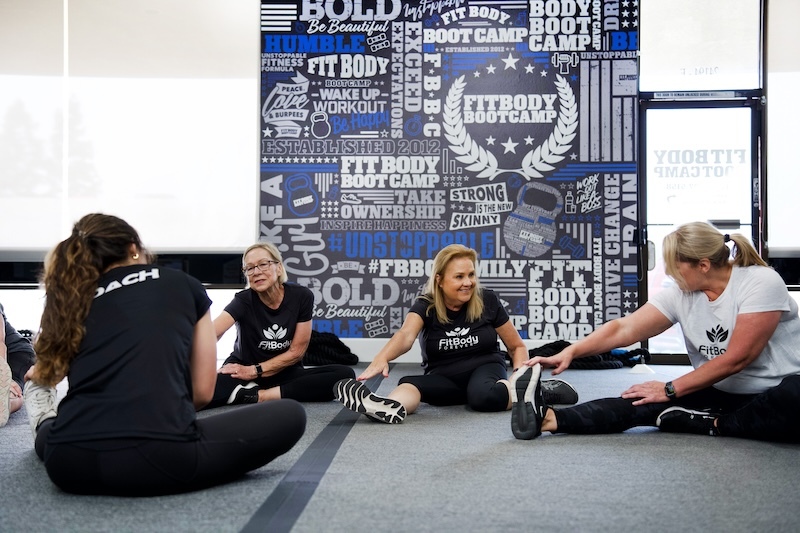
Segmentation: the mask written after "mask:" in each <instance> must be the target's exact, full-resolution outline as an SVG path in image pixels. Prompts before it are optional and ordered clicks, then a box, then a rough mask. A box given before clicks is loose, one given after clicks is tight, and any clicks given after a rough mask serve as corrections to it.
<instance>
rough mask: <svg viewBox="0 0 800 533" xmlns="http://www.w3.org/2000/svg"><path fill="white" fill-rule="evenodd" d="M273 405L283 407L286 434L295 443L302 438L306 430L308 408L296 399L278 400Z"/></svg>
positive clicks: (282, 417) (282, 413) (282, 416)
mask: <svg viewBox="0 0 800 533" xmlns="http://www.w3.org/2000/svg"><path fill="white" fill-rule="evenodd" d="M271 405H274V406H275V407H277V408H279V409H281V411H282V412H281V417H280V418H281V420H282V421H283V424H284V425H283V431H284V433H283V434H284V435H285V436H286V437H287V438H288V439H291V440H292V442H293V443H295V442H297V441H299V440H300V437H302V436H303V433H305V432H306V410H305V408H304V407H303V405H302V404H301V403H300V402H297V401H295V400H288V399H287V400H277V401H275V402H271Z"/></svg>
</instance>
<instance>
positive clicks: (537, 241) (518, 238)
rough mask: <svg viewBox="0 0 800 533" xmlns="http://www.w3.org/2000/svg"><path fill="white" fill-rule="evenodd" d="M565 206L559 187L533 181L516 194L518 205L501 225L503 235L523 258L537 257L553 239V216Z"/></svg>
mask: <svg viewBox="0 0 800 533" xmlns="http://www.w3.org/2000/svg"><path fill="white" fill-rule="evenodd" d="M563 208H564V199H563V197H562V196H561V193H560V192H558V189H556V188H555V187H552V186H550V185H547V184H545V183H542V182H540V181H532V182H530V183H526V184H525V185H523V186H522V188H521V189H520V190H519V194H518V195H517V207H515V208H514V211H512V212H511V213H509V215H508V217H507V218H506V221H505V223H504V224H503V237H504V238H505V241H506V246H508V247H509V248H510V249H511V250H513V251H514V252H516V253H518V254H520V255H523V256H525V257H539V256H540V255H542V254H543V253H545V252H546V251H548V250H549V249H550V248H552V247H553V243H554V242H555V239H556V215H558V214H559V213H560V212H561V210H562V209H563Z"/></svg>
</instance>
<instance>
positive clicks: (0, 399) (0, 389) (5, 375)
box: [0, 357, 11, 427]
mask: <svg viewBox="0 0 800 533" xmlns="http://www.w3.org/2000/svg"><path fill="white" fill-rule="evenodd" d="M9 394H11V367H10V366H8V361H6V359H5V357H3V358H0V427H3V426H5V425H6V422H8V415H9V414H10V411H9V410H10V407H9V406H8V395H9Z"/></svg>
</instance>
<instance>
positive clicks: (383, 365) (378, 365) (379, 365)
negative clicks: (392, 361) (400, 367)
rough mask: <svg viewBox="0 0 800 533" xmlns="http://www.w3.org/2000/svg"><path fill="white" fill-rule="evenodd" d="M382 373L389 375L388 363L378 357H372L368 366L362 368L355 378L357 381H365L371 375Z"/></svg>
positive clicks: (385, 375)
mask: <svg viewBox="0 0 800 533" xmlns="http://www.w3.org/2000/svg"><path fill="white" fill-rule="evenodd" d="M378 374H383V377H385V378H388V377H389V363H388V362H386V361H383V360H380V359H373V360H372V362H371V363H370V364H369V366H368V367H367V368H366V369H364V371H363V372H362V373H361V375H360V376H358V377H357V378H356V379H357V380H358V381H366V380H368V379H369V378H371V377H374V376H377V375H378Z"/></svg>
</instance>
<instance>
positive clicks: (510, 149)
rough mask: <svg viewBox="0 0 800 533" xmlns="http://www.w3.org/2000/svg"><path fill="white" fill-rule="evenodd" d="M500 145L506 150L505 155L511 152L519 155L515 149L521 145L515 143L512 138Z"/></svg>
mask: <svg viewBox="0 0 800 533" xmlns="http://www.w3.org/2000/svg"><path fill="white" fill-rule="evenodd" d="M500 144H501V145H502V146H503V147H504V148H505V151H504V152H503V153H504V154H507V153H508V152H511V153H512V154H516V153H517V151H516V149H515V148H516V146H517V145H518V144H519V143H515V142H513V141H512V140H511V137H509V138H508V140H507V141H506V142H504V143H500Z"/></svg>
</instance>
